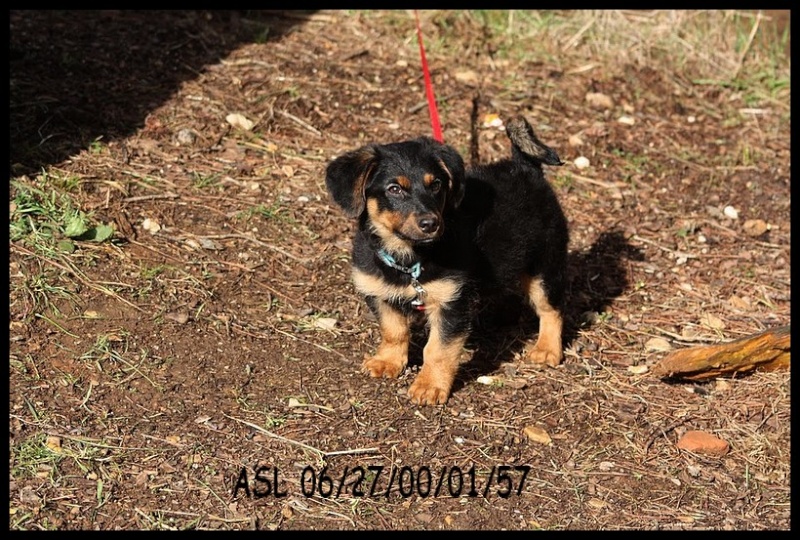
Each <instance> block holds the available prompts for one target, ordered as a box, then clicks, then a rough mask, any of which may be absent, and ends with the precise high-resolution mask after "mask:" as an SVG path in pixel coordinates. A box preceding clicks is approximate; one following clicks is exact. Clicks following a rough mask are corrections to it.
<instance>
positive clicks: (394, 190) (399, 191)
mask: <svg viewBox="0 0 800 540" xmlns="http://www.w3.org/2000/svg"><path fill="white" fill-rule="evenodd" d="M386 193H388V194H389V195H391V196H393V197H402V196H403V195H405V193H406V192H405V190H404V189H403V188H402V187H400V185H399V184H389V187H387V188H386Z"/></svg>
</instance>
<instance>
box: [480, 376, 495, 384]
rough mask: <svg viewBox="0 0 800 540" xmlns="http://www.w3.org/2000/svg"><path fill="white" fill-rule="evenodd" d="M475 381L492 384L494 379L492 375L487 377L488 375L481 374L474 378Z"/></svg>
mask: <svg viewBox="0 0 800 540" xmlns="http://www.w3.org/2000/svg"><path fill="white" fill-rule="evenodd" d="M475 381H477V382H478V383H480V384H492V383H493V382H494V379H493V378H492V377H489V376H488V375H481V376H480V377H478V378H477V379H475Z"/></svg>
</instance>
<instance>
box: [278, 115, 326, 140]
mask: <svg viewBox="0 0 800 540" xmlns="http://www.w3.org/2000/svg"><path fill="white" fill-rule="evenodd" d="M278 112H279V113H280V114H281V116H284V117H286V118H288V119H289V120H291V121H292V122H294V123H296V124H298V125H300V126H302V127H304V128H306V129H307V130H308V131H310V132H311V133H313V134H314V135H316V136H317V137H322V133H320V131H319V130H318V129H317V128H315V127H314V126H312V125H311V124H309V123H308V122H306V121H305V120H302V119H300V118H298V117H296V116H295V115H293V114H291V113H288V112H286V111H278Z"/></svg>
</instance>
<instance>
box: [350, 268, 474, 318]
mask: <svg viewBox="0 0 800 540" xmlns="http://www.w3.org/2000/svg"><path fill="white" fill-rule="evenodd" d="M409 281H410V280H409ZM353 284H354V285H355V287H356V289H357V290H358V291H359V292H360V293H361V294H363V295H365V296H373V297H375V298H380V299H381V300H384V301H386V302H389V303H390V304H406V303H407V304H409V305H412V303H413V302H415V301H417V302H420V303H421V305H420V307H419V308H418V309H420V310H424V311H427V310H431V309H437V308H439V307H440V306H442V305H443V304H447V303H449V302H452V301H453V300H455V299H456V298H458V296H459V294H460V292H461V284H460V283H459V282H458V281H456V280H454V279H448V278H441V279H434V280H431V281H423V282H421V283H420V284H419V285H420V286H421V287H422V290H423V292H420V290H419V288H415V287H414V286H412V284H411V283H410V282H409V283H408V284H407V285H402V284H394V283H390V282H388V281H387V280H385V279H384V278H383V277H381V276H380V275H375V274H370V273H367V272H364V271H363V270H360V269H358V268H354V269H353Z"/></svg>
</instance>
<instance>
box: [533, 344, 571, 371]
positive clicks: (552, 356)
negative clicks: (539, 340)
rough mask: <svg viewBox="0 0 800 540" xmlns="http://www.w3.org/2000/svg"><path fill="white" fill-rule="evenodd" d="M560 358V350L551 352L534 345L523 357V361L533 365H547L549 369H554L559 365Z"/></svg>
mask: <svg viewBox="0 0 800 540" xmlns="http://www.w3.org/2000/svg"><path fill="white" fill-rule="evenodd" d="M562 356H563V355H562V353H561V350H560V349H557V350H551V349H547V348H545V347H541V346H539V344H536V346H534V347H533V349H531V350H530V351H528V354H526V355H525V359H526V360H527V361H528V362H533V363H534V364H547V365H548V366H550V367H556V366H558V365H559V364H560V363H561V358H562Z"/></svg>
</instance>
